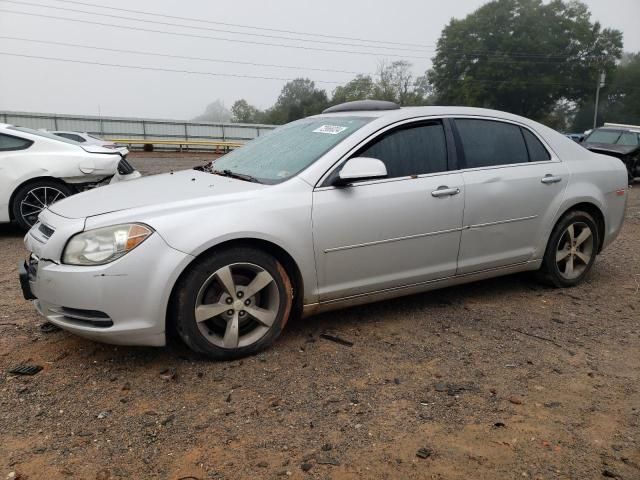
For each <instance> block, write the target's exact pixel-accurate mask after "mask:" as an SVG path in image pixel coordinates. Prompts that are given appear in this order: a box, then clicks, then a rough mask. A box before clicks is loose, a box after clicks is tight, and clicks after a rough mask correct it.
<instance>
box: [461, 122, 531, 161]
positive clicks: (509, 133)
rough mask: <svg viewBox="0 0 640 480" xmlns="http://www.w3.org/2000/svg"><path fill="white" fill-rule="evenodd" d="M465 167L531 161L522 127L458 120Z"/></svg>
mask: <svg viewBox="0 0 640 480" xmlns="http://www.w3.org/2000/svg"><path fill="white" fill-rule="evenodd" d="M456 126H457V127H458V133H459V134H460V140H461V141H462V147H463V150H464V158H465V167H466V168H478V167H490V166H494V165H509V164H513V163H525V162H528V161H529V155H528V152H527V146H526V144H525V141H524V137H523V135H522V133H521V132H520V127H519V126H517V125H513V124H511V123H503V122H497V121H494V120H479V119H471V118H468V119H456Z"/></svg>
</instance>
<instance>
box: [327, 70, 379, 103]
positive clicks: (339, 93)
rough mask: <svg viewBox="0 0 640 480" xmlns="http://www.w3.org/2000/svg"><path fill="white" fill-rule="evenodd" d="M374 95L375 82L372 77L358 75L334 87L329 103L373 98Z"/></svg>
mask: <svg viewBox="0 0 640 480" xmlns="http://www.w3.org/2000/svg"><path fill="white" fill-rule="evenodd" d="M374 96H375V83H374V82H373V79H372V78H371V77H370V76H369V75H358V76H356V78H354V79H353V80H351V81H349V82H347V83H346V84H344V85H341V86H339V87H336V89H335V90H334V91H333V96H332V99H331V103H332V104H334V105H337V104H338V103H344V102H352V101H355V100H364V99H366V98H374Z"/></svg>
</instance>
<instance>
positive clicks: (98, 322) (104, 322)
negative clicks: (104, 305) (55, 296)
mask: <svg viewBox="0 0 640 480" xmlns="http://www.w3.org/2000/svg"><path fill="white" fill-rule="evenodd" d="M51 311H53V312H54V313H57V314H58V315H62V316H63V317H64V320H66V321H69V322H71V323H76V324H80V325H86V326H90V327H97V328H108V327H112V326H113V321H112V320H111V318H110V317H109V315H107V314H106V313H104V312H100V311H98V310H83V309H80V308H69V307H59V308H55V309H54V308H52V309H51Z"/></svg>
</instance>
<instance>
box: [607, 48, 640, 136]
mask: <svg viewBox="0 0 640 480" xmlns="http://www.w3.org/2000/svg"><path fill="white" fill-rule="evenodd" d="M605 92H606V99H607V104H606V108H605V112H604V114H605V120H606V121H608V122H614V123H628V124H635V125H640V53H635V54H629V55H627V56H626V58H625V59H624V60H623V61H622V62H621V63H620V65H619V66H618V68H617V69H616V70H615V71H614V72H613V74H612V78H611V83H610V86H609V87H606V90H605Z"/></svg>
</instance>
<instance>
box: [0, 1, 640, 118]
mask: <svg viewBox="0 0 640 480" xmlns="http://www.w3.org/2000/svg"><path fill="white" fill-rule="evenodd" d="M584 1H585V3H586V4H587V5H588V6H589V8H590V9H591V12H592V14H593V17H592V18H593V19H595V20H598V21H600V22H601V23H602V25H603V26H604V27H613V28H617V29H619V30H621V31H622V32H623V34H624V48H625V51H640V27H639V26H640V0H584ZM25 3H30V4H31V5H27V4H25ZM80 3H84V4H85V5H82V4H80ZM483 3H485V1H484V0H455V1H450V0H449V1H445V0H396V1H392V2H390V1H389V0H322V1H317V0H316V1H307V0H272V1H269V2H266V1H259V0H233V1H226V2H213V1H207V0H182V1H178V0H172V1H163V2H160V1H154V0H112V1H110V2H99V1H98V0H77V1H76V2H61V1H59V0H12V1H7V0H0V10H1V11H0V36H3V37H7V36H10V37H20V38H22V39H24V38H28V39H32V40H43V41H48V42H51V41H55V42H62V43H67V44H79V45H84V46H87V47H103V48H111V49H117V50H135V51H144V52H155V53H162V54H166V55H176V56H189V57H199V58H207V59H219V60H234V61H241V62H253V63H261V64H276V65H286V66H292V67H296V68H293V69H291V68H289V69H285V68H273V67H257V66H250V65H238V64H230V63H217V62H211V61H203V60H185V59H180V58H165V57H150V56H145V55H139V54H132V53H122V52H113V51H111V52H110V51H104V50H95V49H87V48H78V47H71V46H63V45H49V44H39V43H32V42H25V41H24V40H9V39H6V38H0V52H9V53H17V54H21V55H31V56H40V57H58V58H65V59H74V60H82V61H91V62H100V63H111V64H122V65H130V66H138V67H151V68H162V69H171V70H189V71H200V72H210V73H220V74H238V75H250V76H260V77H277V78H282V79H287V78H295V77H300V76H306V77H309V78H311V79H313V80H315V81H316V82H318V86H321V87H322V88H325V89H326V90H327V91H328V92H329V93H330V92H331V91H332V90H333V88H335V86H336V84H339V83H344V82H346V81H348V80H349V79H351V78H352V77H353V76H354V75H355V74H353V73H338V72H324V71H313V70H309V69H310V68H317V69H329V70H342V71H349V72H361V73H373V72H375V70H376V65H377V64H378V62H379V61H380V60H381V59H383V58H385V57H386V58H388V59H391V60H393V59H397V58H399V57H393V56H391V55H398V56H404V55H407V56H409V57H411V58H407V59H408V60H410V61H412V62H413V64H414V71H415V73H416V74H421V73H422V72H424V71H425V70H426V69H427V68H429V66H430V60H429V58H430V57H432V56H433V46H434V45H435V43H436V42H437V40H438V38H439V36H440V33H441V31H442V29H443V27H444V26H445V25H446V24H447V23H448V22H449V20H450V19H451V18H452V17H455V18H462V17H464V16H466V15H467V14H469V13H471V12H472V11H474V10H475V9H476V8H478V7H479V6H481V5H482V4H483ZM34 4H42V5H48V6H50V7H54V8H45V7H43V6H34ZM86 4H102V5H108V6H109V8H99V7H91V6H87V5H86ZM55 7H58V8H55ZM62 8H66V9H75V10H84V11H92V12H97V13H99V14H100V15H90V14H86V13H80V12H72V11H68V10H62ZM114 8H122V9H129V10H139V11H144V12H152V13H158V14H163V15H172V16H178V17H189V18H196V19H201V20H210V21H215V22H224V23H228V24H236V25H248V26H256V27H263V28H270V29H278V30H287V31H293V32H308V33H320V34H323V35H328V36H339V37H351V38H362V39H368V40H378V41H383V42H398V43H403V44H418V45H428V46H430V47H426V48H424V47H422V48H421V49H420V50H419V51H415V50H411V49H412V48H417V47H411V46H407V45H404V46H400V45H396V46H395V47H392V48H383V47H389V44H378V45H376V46H375V47H374V48H364V47H358V46H352V45H349V46H346V45H341V43H342V44H345V43H350V44H358V43H360V42H356V41H353V40H340V39H337V38H333V37H331V38H328V37H323V38H319V37H315V39H316V40H322V41H324V42H328V43H315V42H302V41H300V40H293V41H292V40H288V39H282V38H269V37H261V36H255V35H257V34H261V35H266V36H269V35H271V36H276V37H282V36H284V37H289V38H291V37H293V38H307V39H309V38H310V37H304V36H300V35H295V34H293V33H282V32H277V31H271V30H254V29H247V28H241V27H234V26H228V25H227V26H225V25H220V24H211V23H204V22H186V21H184V20H179V19H176V18H174V19H171V18H163V17H157V16H148V15H143V14H138V13H130V12H129V13H128V12H123V11H118V10H115V9H114ZM9 10H10V11H14V12H17V11H21V12H29V13H32V14H38V15H48V16H54V17H63V18H66V19H80V20H82V21H80V22H72V21H68V20H61V19H53V18H44V17H38V16H32V15H31V16H28V15H18V14H15V13H8V12H7V11H9ZM116 17H124V18H116ZM131 18H142V19H145V20H148V21H153V22H164V23H170V24H182V25H185V24H188V25H193V26H196V27H199V28H198V29H189V28H184V27H176V26H172V25H162V24H157V23H139V22H135V21H132V20H130V19H131ZM87 21H91V22H98V23H103V24H106V25H95V24H88V23H86V22H87ZM110 25H118V26H120V27H123V28H114V27H113V26H110ZM139 29H147V30H156V31H159V32H169V31H171V32H178V33H186V34H189V35H192V36H191V37H189V36H180V35H171V34H167V33H158V32H149V31H140V30H139ZM216 30H226V31H227V32H223V31H216ZM228 31H242V32H247V33H253V34H254V36H248V35H238V34H235V33H228ZM201 37H221V38H228V39H232V40H235V41H224V40H215V39H211V38H201ZM238 40H242V41H248V42H263V43H277V44H286V45H294V46H297V47H302V46H304V47H308V48H310V49H303V48H284V47H278V46H266V45H254V44H250V43H238ZM333 42H337V43H338V44H335V43H333ZM313 49H329V50H340V49H342V50H352V51H357V52H370V54H363V53H359V54H349V53H336V52H326V51H318V50H313ZM402 49H405V50H402ZM385 54H386V55H385ZM412 57H416V58H412ZM0 62H1V63H0V65H1V67H0V110H17V111H32V112H51V113H54V112H55V113H77V114H94V115H96V114H98V112H99V111H100V112H101V114H102V115H121V116H139V117H150V118H176V119H189V118H192V117H194V116H196V115H198V114H200V113H202V111H203V110H204V108H205V106H206V105H207V104H208V103H210V102H212V101H214V100H216V99H218V98H219V99H221V100H222V101H223V102H224V103H225V105H226V106H227V107H231V105H232V104H233V102H234V101H235V100H236V99H238V98H245V99H246V100H247V101H248V102H249V103H252V104H254V105H256V106H258V107H260V108H266V107H269V106H271V105H272V104H273V103H274V102H275V100H276V98H277V96H278V93H279V92H280V89H281V88H282V85H283V84H284V82H285V80H270V79H255V78H233V77H224V76H212V75H193V74H186V73H175V72H160V71H150V70H134V69H125V68H115V67H108V66H98V65H84V64H76V63H64V62H58V61H50V60H42V59H34V58H23V57H12V56H6V55H0ZM321 81H324V82H327V83H321Z"/></svg>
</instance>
